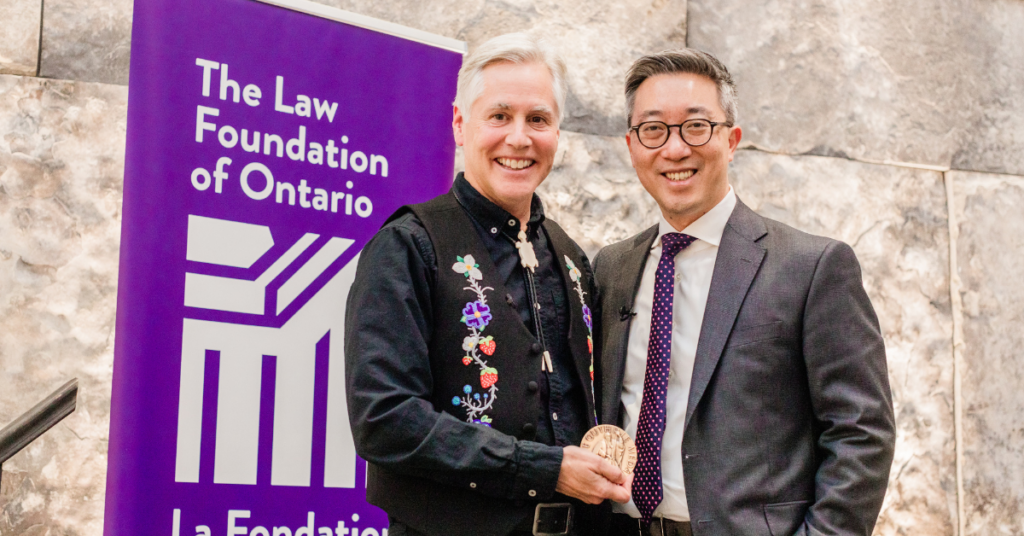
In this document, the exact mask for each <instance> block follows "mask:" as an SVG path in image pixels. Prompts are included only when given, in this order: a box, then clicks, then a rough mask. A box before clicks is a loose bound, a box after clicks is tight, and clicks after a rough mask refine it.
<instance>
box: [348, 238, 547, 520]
mask: <svg viewBox="0 0 1024 536" xmlns="http://www.w3.org/2000/svg"><path fill="white" fill-rule="evenodd" d="M434 265H435V261H434V259H433V248H432V246H431V245H430V242H429V237H428V236H427V235H426V232H425V230H423V228H422V227H421V226H420V225H418V222H417V221H415V220H410V219H405V220H402V221H396V222H395V223H393V224H389V225H388V226H386V227H384V228H383V229H382V230H381V231H380V232H379V233H378V234H377V235H376V236H375V237H374V238H373V239H372V240H371V241H370V243H369V244H367V246H366V247H365V248H364V249H363V252H362V253H361V257H360V259H359V266H358V268H357V270H356V276H355V281H354V282H353V284H352V289H351V291H350V293H349V297H348V305H347V308H346V318H345V382H346V396H347V398H348V408H349V420H350V423H351V425H352V435H353V439H354V440H355V446H356V451H357V452H358V454H359V455H360V456H361V457H362V458H364V459H366V460H367V461H369V462H372V463H374V464H377V465H379V466H381V467H385V468H387V469H389V470H392V471H395V472H398V473H402V474H406V475H410V476H415V477H420V478H426V479H431V480H434V481H437V482H440V483H443V484H448V485H452V486H457V487H464V488H466V489H472V490H474V491H475V492H477V493H482V494H485V495H489V496H494V497H500V498H507V499H533V500H537V499H545V498H547V497H550V496H551V495H553V494H554V490H555V485H556V483H557V481H558V473H559V470H560V468H561V462H562V449H561V448H557V447H550V446H547V445H543V444H540V443H536V442H530V441H517V440H516V439H515V438H514V437H511V436H508V435H505V434H503V433H500V432H498V431H496V430H494V429H492V428H489V427H487V426H482V425H478V424H471V423H467V422H464V421H462V420H459V419H456V418H455V417H453V416H451V415H449V414H447V413H444V412H439V411H437V410H436V409H434V407H433V404H432V403H431V401H430V400H431V394H432V390H433V378H432V373H431V368H430V360H429V357H428V350H427V349H428V346H429V343H430V336H431V326H432V321H431V310H432V308H431V303H432V302H431V284H432V281H433V279H434V277H435V275H436V267H435V266H434ZM531 490H533V491H535V493H536V497H531V496H529V495H528V494H529V492H530V491H531Z"/></svg>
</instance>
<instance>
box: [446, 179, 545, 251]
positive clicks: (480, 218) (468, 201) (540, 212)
mask: <svg viewBox="0 0 1024 536" xmlns="http://www.w3.org/2000/svg"><path fill="white" fill-rule="evenodd" d="M452 192H453V193H454V194H455V199H457V200H458V201H459V204H460V205H462V208H464V209H466V212H468V213H469V215H470V216H472V217H473V219H474V220H476V222H477V223H479V224H480V225H482V226H483V227H484V229H486V230H487V231H488V232H490V231H491V229H497V230H499V231H501V232H503V233H505V234H506V235H508V236H510V237H512V238H513V239H517V240H518V236H519V219H518V218H516V217H514V216H512V215H511V214H509V213H508V212H507V211H506V210H505V209H503V208H501V207H499V206H498V205H495V204H494V203H492V202H491V200H490V199H487V198H486V197H484V196H483V194H481V193H480V192H478V191H476V188H473V185H472V184H470V183H469V181H467V180H466V177H465V176H464V174H463V173H462V172H459V174H458V175H457V176H456V177H455V182H454V183H453V184H452ZM543 221H544V205H543V203H541V201H540V197H538V196H537V194H536V193H535V194H533V201H532V202H531V204H530V221H528V222H526V228H527V234H528V235H529V236H530V237H531V238H532V237H533V236H534V235H535V234H536V232H537V228H538V227H539V226H540V224H541V223H542V222H543ZM491 234H492V235H493V234H495V233H491Z"/></svg>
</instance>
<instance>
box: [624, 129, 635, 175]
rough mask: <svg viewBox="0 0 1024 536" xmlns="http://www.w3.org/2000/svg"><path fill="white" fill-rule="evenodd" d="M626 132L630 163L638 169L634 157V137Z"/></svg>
mask: <svg viewBox="0 0 1024 536" xmlns="http://www.w3.org/2000/svg"><path fill="white" fill-rule="evenodd" d="M629 134H630V133H629V132H626V148H627V149H629V165H631V166H633V169H636V160H634V159H633V137H632V136H630V135H629Z"/></svg>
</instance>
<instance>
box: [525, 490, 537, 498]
mask: <svg viewBox="0 0 1024 536" xmlns="http://www.w3.org/2000/svg"><path fill="white" fill-rule="evenodd" d="M526 494H527V495H529V496H530V497H536V496H537V490H534V489H531V490H530V491H528V492H526Z"/></svg>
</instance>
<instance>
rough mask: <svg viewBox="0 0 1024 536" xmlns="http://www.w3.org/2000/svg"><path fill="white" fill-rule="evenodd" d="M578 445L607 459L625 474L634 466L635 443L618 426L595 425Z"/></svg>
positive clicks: (629, 472)
mask: <svg viewBox="0 0 1024 536" xmlns="http://www.w3.org/2000/svg"><path fill="white" fill-rule="evenodd" d="M580 447H581V448H583V449H584V450H589V451H590V452H593V453H594V454H597V455H598V456H600V457H602V458H604V459H606V460H608V461H609V462H611V463H612V464H613V465H615V466H616V467H618V468H619V469H621V470H622V472H623V473H625V474H627V475H631V474H633V468H634V467H636V443H634V442H633V438H631V437H629V434H627V433H626V431H625V430H623V429H622V428H619V427H618V426H612V425H610V424H602V425H599V426H595V427H593V428H591V429H590V431H588V432H587V435H585V436H583V442H582V443H580Z"/></svg>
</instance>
